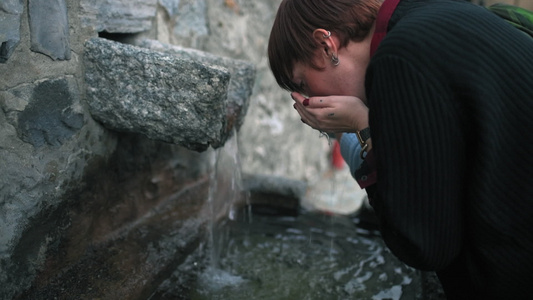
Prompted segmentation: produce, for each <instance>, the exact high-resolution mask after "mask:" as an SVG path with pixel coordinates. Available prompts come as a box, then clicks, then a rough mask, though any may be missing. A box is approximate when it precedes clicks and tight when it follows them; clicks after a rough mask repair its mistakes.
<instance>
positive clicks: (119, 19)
mask: <svg viewBox="0 0 533 300" xmlns="http://www.w3.org/2000/svg"><path fill="white" fill-rule="evenodd" d="M80 7H81V15H82V20H81V22H82V25H83V26H88V27H93V28H94V30H96V31H97V32H101V31H106V32H110V33H138V32H143V31H146V30H149V29H150V28H151V27H152V21H153V18H154V17H155V14H156V10H157V0H80Z"/></svg>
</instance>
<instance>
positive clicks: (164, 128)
mask: <svg viewBox="0 0 533 300" xmlns="http://www.w3.org/2000/svg"><path fill="white" fill-rule="evenodd" d="M279 2H280V1H279V0H270V1H261V0H254V1H235V0H234V1H228V0H224V1H222V0H181V1H180V0H122V1H120V0H115V1H111V0H80V1H71V0H4V1H2V2H1V3H0V79H1V80H0V108H1V109H0V170H1V171H2V172H0V298H1V299H13V298H18V299H51V298H58V299H73V298H103V299H105V298H107V299H116V297H115V296H116V295H121V298H122V299H137V298H138V299H141V298H142V296H143V295H146V293H149V291H150V289H151V288H152V287H153V286H157V284H158V282H159V281H160V280H161V278H162V276H164V274H165V272H168V270H170V269H172V268H174V267H175V266H176V265H177V264H179V263H180V262H181V261H182V260H183V259H184V257H185V256H186V253H188V251H190V249H192V248H194V247H196V246H198V244H199V243H200V239H201V236H202V230H203V229H202V228H204V227H205V223H206V220H207V219H208V217H207V216H206V213H205V206H204V204H205V202H206V198H207V194H206V190H207V189H208V185H209V183H208V181H209V176H210V175H211V173H212V171H213V161H214V159H215V157H216V155H217V153H219V150H216V151H215V150H214V148H218V147H222V146H223V145H224V144H225V143H226V141H227V140H228V139H235V138H236V137H235V136H234V132H237V131H239V138H238V139H237V141H236V142H238V148H239V149H240V152H241V159H240V160H241V161H242V168H243V171H244V172H245V173H250V174H260V175H276V176H284V177H289V178H293V179H299V180H306V181H313V180H316V178H318V176H319V174H320V172H322V171H323V170H325V169H326V166H327V149H328V146H327V141H326V139H319V134H318V132H316V131H313V130H311V129H309V128H307V127H305V126H304V125H303V124H302V123H301V122H300V120H299V117H298V115H297V114H296V113H295V112H294V111H293V109H292V100H291V99H290V97H289V94H288V93H287V92H285V91H282V90H280V89H279V88H278V87H277V86H276V84H275V81H274V79H273V77H272V76H271V74H270V71H269V69H268V63H267V59H266V45H267V41H268V34H269V30H270V24H271V22H272V20H273V18H274V15H275V11H276V9H277V6H278V4H279ZM192 48H194V49H196V50H193V49H192ZM245 116H246V118H245ZM221 210H222V209H221ZM220 214H223V211H221V212H220ZM163 220H164V221H163ZM117 253H120V254H117ZM147 254H148V257H147V256H146V255H147ZM87 270H90V271H87ZM132 274H135V276H132ZM110 286H112V287H113V288H110Z"/></svg>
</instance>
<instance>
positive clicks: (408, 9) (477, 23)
mask: <svg viewBox="0 0 533 300" xmlns="http://www.w3.org/2000/svg"><path fill="white" fill-rule="evenodd" d="M501 21H502V20H499V18H498V17H497V16H495V15H494V14H493V13H491V12H489V11H488V10H487V9H485V8H483V7H481V6H479V5H475V4H472V3H469V2H464V1H453V0H429V1H421V0H407V1H405V0H404V1H402V2H400V4H399V6H398V8H397V10H396V11H395V13H394V15H393V17H392V19H391V21H390V23H389V31H388V32H387V36H386V38H385V39H384V40H383V42H382V44H383V45H382V48H383V50H388V51H391V50H392V49H394V50H393V52H394V53H396V54H402V50H403V51H404V52H405V53H403V54H406V55H409V54H411V55H414V54H417V55H420V54H423V53H420V52H421V51H424V50H427V51H430V53H435V52H437V53H438V52H441V51H443V50H444V49H446V48H448V49H449V48H454V47H455V48H456V47H462V46H463V44H464V42H465V40H466V39H471V38H472V37H478V38H486V39H489V38H490V36H489V35H488V33H489V32H490V27H492V26H495V25H498V23H502V22H501ZM388 51H387V52H388Z"/></svg>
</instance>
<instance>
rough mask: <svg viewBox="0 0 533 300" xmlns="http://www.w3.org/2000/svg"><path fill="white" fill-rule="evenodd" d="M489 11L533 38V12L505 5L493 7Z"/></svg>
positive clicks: (499, 4)
mask: <svg viewBox="0 0 533 300" xmlns="http://www.w3.org/2000/svg"><path fill="white" fill-rule="evenodd" d="M488 10H490V11H492V12H493V13H495V14H496V15H498V16H500V17H501V18H503V19H505V20H506V21H507V22H509V23H510V24H511V25H513V26H514V27H516V28H518V29H520V30H522V31H523V32H525V33H527V34H528V35H529V36H531V37H533V11H530V10H527V9H524V8H521V7H518V6H514V5H510V4H503V3H497V4H494V5H491V6H489V7H488Z"/></svg>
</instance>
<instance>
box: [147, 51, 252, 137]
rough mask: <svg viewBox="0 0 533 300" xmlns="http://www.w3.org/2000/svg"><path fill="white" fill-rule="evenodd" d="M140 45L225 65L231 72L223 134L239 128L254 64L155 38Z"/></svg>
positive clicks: (178, 55)
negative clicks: (163, 41)
mask: <svg viewBox="0 0 533 300" xmlns="http://www.w3.org/2000/svg"><path fill="white" fill-rule="evenodd" d="M140 46H141V47H146V48H149V49H151V50H154V51H162V52H164V53H168V54H171V55H175V56H177V57H182V58H186V59H193V60H196V61H199V62H203V63H208V64H215V65H220V66H224V67H226V68H227V69H228V70H229V72H230V74H231V79H230V83H229V87H228V95H227V111H226V117H227V124H226V130H225V131H224V132H223V134H226V135H231V133H232V132H233V129H236V130H239V129H240V127H241V125H242V124H243V122H244V118H245V116H246V113H247V111H248V105H249V102H250V96H251V95H252V89H253V86H254V82H255V66H254V65H253V64H252V63H250V62H247V61H244V60H237V59H232V58H229V57H224V56H218V55H214V54H211V53H209V52H204V51H200V50H196V49H191V48H184V47H180V46H176V45H169V44H164V43H161V42H159V41H156V40H143V41H142V42H141V43H140ZM226 139H227V137H225V138H224V140H226Z"/></svg>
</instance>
